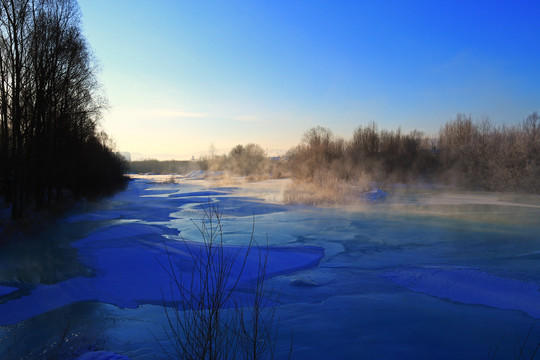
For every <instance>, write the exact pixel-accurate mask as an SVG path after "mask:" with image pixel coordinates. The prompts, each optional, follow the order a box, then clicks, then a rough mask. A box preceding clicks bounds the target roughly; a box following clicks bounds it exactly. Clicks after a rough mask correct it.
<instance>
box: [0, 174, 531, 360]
mask: <svg viewBox="0 0 540 360" xmlns="http://www.w3.org/2000/svg"><path fill="white" fill-rule="evenodd" d="M276 189H281V187H276ZM278 191H281V190H278ZM271 192H272V190H271V189H268V190H266V194H268V193H271ZM246 193H251V194H254V193H256V192H255V191H254V190H249V189H247V190H246V189H245V188H244V189H242V188H239V187H228V188H211V187H210V188H209V187H208V183H206V182H203V181H191V182H185V183H181V184H152V183H150V182H148V181H147V180H135V181H132V182H131V183H130V185H129V188H128V190H127V191H125V192H122V193H119V194H117V195H116V196H115V197H113V198H110V199H105V200H102V201H100V202H97V203H86V204H81V205H80V206H79V207H78V208H77V209H75V210H74V211H73V212H72V213H70V214H68V215H67V216H66V217H64V218H62V219H61V220H59V221H58V222H56V223H55V224H54V225H53V226H51V228H50V229H48V230H47V231H46V232H45V233H43V234H41V235H40V236H39V238H37V239H35V240H34V242H33V243H32V244H33V246H30V247H27V248H25V247H17V246H14V247H7V248H5V251H4V249H2V250H3V251H2V256H5V259H20V261H19V262H18V266H15V267H14V266H12V265H13V264H14V263H6V262H4V261H2V262H0V264H2V266H1V267H0V291H1V292H0V319H4V320H2V324H3V326H1V327H0V339H1V342H0V357H6V354H13V355H11V356H12V357H13V358H17V356H18V355H17V354H22V353H32V354H34V358H39V356H38V355H37V354H39V353H40V351H41V350H42V349H43V348H44V347H47V345H48V344H49V342H50V341H52V340H51V338H52V337H54V336H55V335H54V334H59V333H61V332H62V330H63V327H65V324H66V323H67V322H70V327H71V329H70V336H71V337H70V339H71V340H72V341H73V343H77V344H78V346H79V347H80V348H87V349H90V348H98V349H104V350H108V351H113V352H116V353H119V354H123V355H125V356H128V357H129V358H131V359H148V358H152V356H153V354H158V355H159V354H160V353H161V351H160V348H159V345H158V344H157V343H156V341H155V340H154V337H153V336H154V335H155V336H156V337H157V338H162V337H163V336H164V333H163V327H162V326H163V324H164V323H165V321H166V318H165V315H164V310H163V308H162V306H161V305H160V304H161V302H160V299H161V294H159V293H158V294H156V292H158V291H159V286H156V282H159V281H161V280H159V279H160V278H161V275H162V274H159V269H158V267H159V266H156V267H155V268H154V267H153V266H152V265H150V264H151V261H152V260H151V259H150V258H152V259H154V256H155V255H156V254H157V255H158V256H159V246H158V243H159V242H160V241H161V238H164V239H165V240H166V241H169V242H171V243H172V242H175V241H177V240H179V234H182V236H183V237H185V238H186V239H189V240H193V241H196V240H197V229H196V228H195V227H194V226H193V223H192V222H191V220H192V219H193V220H197V219H200V218H201V217H202V213H201V208H200V204H201V203H207V202H208V201H211V202H213V203H217V204H219V207H220V209H221V211H222V213H223V218H222V220H223V227H224V237H225V239H226V242H227V244H229V245H234V246H237V245H241V244H245V242H246V239H247V237H248V235H249V233H250V231H251V226H252V222H253V219H255V237H256V239H259V240H260V241H266V235H268V242H269V246H270V247H271V248H273V249H275V250H276V251H277V252H278V253H279V254H280V255H278V256H277V257H274V258H273V259H275V261H274V262H273V265H271V267H272V266H273V267H274V268H275V269H278V268H279V269H284V271H283V270H279V271H275V272H274V273H273V274H271V275H272V277H271V278H270V279H269V281H268V284H267V285H268V286H269V288H274V289H279V291H280V306H279V307H278V310H277V314H278V316H279V318H280V331H279V333H278V345H277V348H276V350H277V358H282V357H283V356H286V355H287V354H288V350H289V343H290V334H291V329H294V340H293V358H295V359H314V358H318V359H328V358H367V359H396V358H399V359H420V358H437V359H456V358H460V359H478V358H486V357H488V354H489V351H490V349H492V348H493V347H495V346H496V344H497V343H498V341H499V340H500V339H501V337H503V336H504V335H506V337H505V338H504V340H503V341H502V342H501V345H500V347H499V350H498V354H499V356H500V357H501V358H507V357H512V356H513V352H514V348H515V335H514V334H520V337H521V338H524V336H525V334H526V332H527V331H528V330H529V328H530V326H531V325H532V324H533V323H534V322H535V320H536V319H538V318H539V317H540V308H539V305H538V304H540V301H539V300H540V299H539V292H538V286H539V285H540V263H539V261H538V260H539V259H540V237H539V236H538V234H539V233H540V232H539V230H540V224H538V222H537V219H538V218H539V216H540V208H539V207H538V206H539V205H540V202H537V199H535V198H533V197H525V198H522V197H521V196H520V195H496V194H493V193H467V194H463V193H449V192H443V193H441V192H439V191H435V190H432V189H419V190H418V189H417V190H414V191H411V190H407V189H402V190H400V191H398V190H397V189H396V190H395V191H394V192H392V191H390V192H389V194H388V196H387V197H386V198H385V199H384V201H381V202H377V203H366V202H363V203H361V204H359V205H350V206H341V207H324V208H317V207H310V206H301V205H282V204H276V203H269V202H264V201H260V200H258V199H256V198H254V197H247V196H246V195H245V194H246ZM253 217H254V218H253ZM143 229H146V230H145V231H142V230H143ZM45 249H47V251H46V252H44V251H45ZM25 250H26V251H27V253H25ZM284 251H285V252H284ZM72 252H75V253H76V254H77V256H76V257H75V258H76V259H77V261H73V256H72V255H73V254H72ZM40 253H43V254H50V255H47V256H46V259H49V260H44V259H43V258H42V257H40V256H37V254H40ZM130 254H131V255H130ZM145 254H151V256H149V257H143V256H144V255H145ZM276 254H277V253H276ZM284 254H292V255H291V257H289V258H288V257H287V256H283V255H284ZM295 254H296V255H295ZM293 255H294V256H293ZM129 256H137V257H139V256H141V257H143V258H144V259H146V260H145V261H148V264H149V265H144V266H143V262H141V261H138V262H137V263H136V264H129V262H128V261H127V260H125V259H127V258H129ZM39 259H41V260H39ZM50 259H55V261H50ZM70 259H71V260H70ZM179 259H180V258H179ZM302 259H304V260H302ZM277 260H279V261H277ZM179 264H181V263H179ZM302 264H303V265H302ZM130 266H131V267H133V270H130ZM137 268H138V269H137ZM135 269H136V270H135ZM146 270H147V271H146ZM30 274H39V275H35V276H30ZM130 274H131V275H134V274H138V275H137V276H136V278H135V279H130V278H129V276H130ZM143 274H144V276H143ZM107 279H109V280H107ZM107 281H114V282H115V284H116V285H115V287H112V288H111V287H109V288H108V289H109V290H107V289H104V288H103V286H104V284H107ZM132 281H135V282H136V283H137V285H130V286H129V287H127V288H126V289H123V288H122V286H123V285H125V284H131V282H132ZM148 283H149V284H148ZM84 284H86V285H84ZM88 284H90V285H91V287H90V288H87V289H86V290H85V286H88ZM110 284H112V283H110V282H109V285H110ZM67 285H73V286H67ZM145 288H147V289H151V290H152V291H151V292H150V293H148V296H146V297H145V298H144V299H141V296H140V295H136V292H137V291H143V290H144V289H145ZM14 289H15V290H14ZM46 289H48V290H47V291H51V296H49V297H44V298H39V294H43V292H44V291H45V290H46ZM115 289H116V290H115ZM113 290H114V291H116V292H111V291H113ZM107 291H108V292H107ZM105 293H107V294H109V295H107V296H105V295H104V294H105ZM130 294H131V295H130ZM134 294H135V295H134ZM90 295H92V296H90ZM152 297H153V298H154V300H152V299H151V298H152ZM25 299H28V300H25ZM31 299H33V300H32V301H30V300H31ZM57 299H64V300H65V301H64V302H63V303H59V306H55V305H54V303H53V304H52V305H51V306H49V307H48V308H47V309H46V311H45V310H44V311H43V313H40V311H37V312H36V311H35V308H36V306H35V305H36V304H40V305H39V306H40V307H44V306H45V305H44V304H46V302H47V301H53V302H54V301H56V300H57ZM70 299H71V300H70ZM126 299H127V300H130V301H129V302H128V301H127V300H126ZM17 304H21V306H18V305H17ZM23 304H24V306H23ZM7 309H10V310H9V314H6V310H7ZM24 314H28V315H31V316H24ZM10 317H11V318H17V317H19V318H21V320H22V321H20V322H19V321H17V322H16V323H12V322H9V321H7V320H6V319H9V318H10ZM152 334H154V335H152ZM83 337H84V339H82V338H83ZM530 338H531V339H533V340H534V341H531V346H532V345H533V343H534V345H536V343H537V340H538V339H540V327H535V328H533V331H532V333H531V336H530ZM16 339H25V341H24V342H21V341H19V340H16ZM81 339H82V340H81ZM53 340H54V339H53ZM23 344H24V345H23ZM21 346H22V348H21ZM10 349H11V350H10ZM7 358H9V357H7ZM158 358H159V356H158Z"/></svg>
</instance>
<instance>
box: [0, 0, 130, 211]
mask: <svg viewBox="0 0 540 360" xmlns="http://www.w3.org/2000/svg"><path fill="white" fill-rule="evenodd" d="M105 107H106V101H105V99H104V98H103V97H101V96H100V86H99V83H98V81H97V78H96V62H95V61H94V59H93V57H92V54H91V51H90V49H89V46H88V44H87V42H86V39H85V38H84V36H83V34H82V31H81V21H80V10H79V7H78V4H77V2H76V1H75V0H0V195H2V196H4V198H5V199H6V201H7V202H9V203H11V204H12V217H13V218H14V219H17V218H20V217H21V216H22V215H23V210H24V209H25V208H26V207H28V206H29V205H31V204H34V206H35V208H36V209H42V208H44V207H47V206H50V205H51V204H52V203H54V202H55V201H56V200H58V199H59V198H61V197H62V196H63V195H64V194H65V193H66V192H69V193H71V194H73V195H75V196H87V195H95V194H97V193H99V192H101V191H103V190H104V189H106V188H110V187H111V186H112V185H113V184H119V183H121V182H123V171H124V165H125V164H124V161H123V160H122V158H121V157H120V156H119V155H117V154H116V153H114V151H113V145H112V141H111V140H110V139H109V138H108V136H107V135H106V134H105V133H104V132H100V131H99V129H98V122H99V119H100V115H101V113H102V111H103V110H104V108H105Z"/></svg>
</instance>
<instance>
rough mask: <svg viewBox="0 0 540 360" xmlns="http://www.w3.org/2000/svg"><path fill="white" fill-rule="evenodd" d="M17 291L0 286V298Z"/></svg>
mask: <svg viewBox="0 0 540 360" xmlns="http://www.w3.org/2000/svg"><path fill="white" fill-rule="evenodd" d="M17 290H19V289H17V288H14V287H12V286H5V285H0V296H4V295H7V294H11V293H12V292H14V291H17Z"/></svg>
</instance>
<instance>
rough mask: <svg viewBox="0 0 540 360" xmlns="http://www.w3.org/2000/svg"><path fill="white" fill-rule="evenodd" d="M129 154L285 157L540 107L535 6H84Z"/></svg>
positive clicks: (123, 0)
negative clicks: (305, 146)
mask: <svg viewBox="0 0 540 360" xmlns="http://www.w3.org/2000/svg"><path fill="white" fill-rule="evenodd" d="M79 5H80V7H81V12H82V21H83V31H84V34H85V36H86V37H87V40H88V42H89V44H90V46H91V48H92V49H93V51H94V54H95V56H96V57H97V59H98V60H99V63H100V65H101V71H100V73H99V79H100V80H101V82H102V84H103V86H104V89H105V93H106V95H107V97H108V99H109V103H110V110H109V111H107V112H105V113H104V118H103V127H104V129H105V130H106V131H107V133H108V134H109V135H111V136H112V137H113V138H114V139H115V141H116V143H117V146H118V149H119V150H120V151H128V152H130V153H132V156H133V158H141V157H142V158H158V159H173V158H174V159H189V158H191V156H192V155H195V156H197V155H198V154H202V153H204V152H207V151H208V149H209V147H210V145H211V144H213V145H214V147H215V148H216V149H217V150H218V151H223V152H225V151H228V150H229V149H230V148H231V147H233V146H234V145H236V144H246V143H249V142H254V143H258V144H260V145H261V146H262V147H263V148H265V149H268V151H269V153H273V152H275V151H276V150H281V151H284V150H287V149H289V148H290V147H291V146H294V145H296V144H298V143H299V142H300V140H301V137H302V134H303V133H304V132H305V131H306V130H308V129H309V128H311V127H313V126H316V125H322V126H326V127H329V128H330V129H332V130H333V132H334V133H335V134H337V135H340V136H343V137H345V138H349V137H350V136H351V135H352V132H353V131H354V129H355V128H357V127H358V126H359V125H365V124H367V123H369V122H371V121H375V122H376V123H377V124H378V126H379V127H380V128H385V129H390V130H395V129H397V128H398V127H401V128H402V130H404V131H410V130H412V129H419V130H422V131H425V132H427V133H432V134H435V133H436V132H437V131H438V129H439V127H440V126H441V125H442V124H443V123H444V122H446V121H448V120H451V119H453V118H455V116H456V114H457V113H464V114H467V115H471V116H472V117H473V119H479V118H481V117H483V116H489V118H490V119H491V120H492V121H493V122H495V123H496V124H513V123H517V122H520V121H522V120H523V119H524V118H525V117H526V116H527V115H528V114H530V113H531V112H533V111H540V86H539V80H540V66H539V65H540V46H538V38H539V35H540V21H538V15H539V14H540V2H536V1H522V2H521V1H520V2H518V1H461V0H457V1H381V2H367V1H366V2H363V1H337V2H332V1H273V2H269V1H266V2H265V1H242V0H233V1H204V2H203V1H175V0H156V1H146V0H129V1H128V0H114V1H110V0H79Z"/></svg>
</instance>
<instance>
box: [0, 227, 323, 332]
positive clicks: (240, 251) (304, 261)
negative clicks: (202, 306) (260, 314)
mask: <svg viewBox="0 0 540 360" xmlns="http://www.w3.org/2000/svg"><path fill="white" fill-rule="evenodd" d="M168 231H169V233H170V232H171V231H170V230H167V229H165V228H160V227H157V226H150V225H143V224H124V225H118V226H112V227H109V228H106V229H104V230H100V231H97V232H94V233H92V234H90V235H88V236H86V237H85V238H83V239H81V240H79V241H77V242H76V243H75V244H74V246H75V247H76V248H77V249H78V250H79V256H80V259H81V261H82V262H83V263H84V264H85V265H86V266H88V267H90V268H92V269H94V270H95V272H96V275H95V276H93V277H76V278H73V279H69V280H66V281H62V282H60V283H58V284H54V285H43V284H42V285H38V286H37V287H36V288H35V289H34V290H33V291H32V293H31V294H30V295H27V296H22V297H20V298H18V299H14V300H10V301H8V302H7V303H5V304H1V305H0V325H7V324H14V323H16V322H19V321H22V320H25V319H28V318H30V317H33V316H36V315H39V314H41V313H43V312H46V311H50V310H53V309H55V308H59V307H61V306H65V305H68V304H71V303H73V302H77V301H99V302H102V303H107V304H112V305H116V306H118V307H128V308H134V307H137V306H139V305H141V304H162V303H163V302H170V301H171V300H172V299H173V294H171V292H170V291H169V290H168V289H169V288H170V287H169V286H170V278H169V276H168V274H167V272H166V270H165V269H167V270H170V268H169V265H168V264H169V259H168V255H167V252H168V253H169V254H170V257H171V262H172V264H174V265H173V266H174V267H175V271H176V272H177V274H178V277H179V278H183V279H184V281H186V283H187V282H189V280H190V279H191V273H192V270H193V268H194V264H193V258H192V256H191V255H190V254H192V253H197V252H199V251H201V246H202V245H201V244H200V243H194V242H183V241H175V240H165V241H166V243H164V238H163V236H162V235H164V234H166V233H167V232H168ZM223 249H224V250H223V251H224V256H225V257H228V256H233V255H234V254H237V256H238V257H237V259H238V260H237V261H236V263H235V265H234V266H233V268H232V271H231V273H230V279H231V280H230V281H229V283H230V284H231V285H232V283H233V280H232V279H236V278H237V277H238V276H239V274H240V269H241V265H242V262H241V259H243V258H244V257H246V251H247V250H246V248H245V247H231V246H228V247H224V248H223ZM259 250H260V251H261V253H262V254H263V256H266V254H267V256H268V264H267V268H266V273H267V275H268V277H271V276H276V275H280V274H286V273H291V272H295V271H299V270H302V269H305V268H309V267H312V266H315V265H317V264H318V262H319V261H320V259H321V258H322V257H323V254H324V253H323V249H321V248H318V247H311V246H304V247H268V248H266V247H264V248H252V249H251V251H250V252H249V254H247V262H246V267H245V268H244V271H243V272H242V275H241V277H240V279H241V283H240V286H248V285H249V284H250V283H251V282H252V279H253V278H254V277H255V276H256V275H257V270H258V264H259ZM163 267H165V269H164V268H163ZM0 290H1V289H0ZM174 296H175V297H176V298H177V297H178V295H174Z"/></svg>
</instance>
